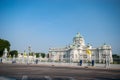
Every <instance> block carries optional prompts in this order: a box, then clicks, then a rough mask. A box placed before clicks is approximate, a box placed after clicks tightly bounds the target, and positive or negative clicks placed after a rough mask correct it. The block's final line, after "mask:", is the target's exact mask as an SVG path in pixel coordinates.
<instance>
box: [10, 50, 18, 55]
mask: <svg viewBox="0 0 120 80" xmlns="http://www.w3.org/2000/svg"><path fill="white" fill-rule="evenodd" d="M9 55H11V57H13V56H14V55H15V57H17V56H18V51H17V50H12V51H10V53H9Z"/></svg>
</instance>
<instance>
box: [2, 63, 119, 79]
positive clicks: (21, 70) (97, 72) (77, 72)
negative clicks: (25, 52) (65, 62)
mask: <svg viewBox="0 0 120 80" xmlns="http://www.w3.org/2000/svg"><path fill="white" fill-rule="evenodd" d="M0 77H9V78H14V80H120V69H94V68H82V67H69V66H68V67H67V66H65V67H64V66H62V67H58V66H51V65H49V66H48V65H37V64H36V65H35V64H34V65H32V64H29V65H26V64H0ZM0 79H1V78H0ZM11 80H12V79H11Z"/></svg>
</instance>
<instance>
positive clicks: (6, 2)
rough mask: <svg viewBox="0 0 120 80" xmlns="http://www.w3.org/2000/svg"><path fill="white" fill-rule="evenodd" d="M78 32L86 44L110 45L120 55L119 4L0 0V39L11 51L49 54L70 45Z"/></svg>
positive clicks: (83, 0)
mask: <svg viewBox="0 0 120 80" xmlns="http://www.w3.org/2000/svg"><path fill="white" fill-rule="evenodd" d="M77 32H80V34H81V35H82V36H83V37H84V39H85V43H86V44H87V43H90V44H92V46H93V47H100V46H102V45H103V44H104V43H106V44H108V45H111V46H112V50H113V53H120V45H119V43H120V42H119V41H120V36H119V34H120V1H119V0H0V38H2V39H6V40H8V41H10V43H11V50H14V49H16V50H18V51H19V52H23V51H24V50H28V46H31V48H32V51H34V52H46V53H47V52H48V50H49V48H51V47H53V48H54V47H64V46H66V45H69V44H71V43H72V40H73V37H74V36H75V35H76V33H77Z"/></svg>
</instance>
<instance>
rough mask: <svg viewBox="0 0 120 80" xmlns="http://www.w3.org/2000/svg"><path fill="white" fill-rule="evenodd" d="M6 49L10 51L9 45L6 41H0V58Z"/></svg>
mask: <svg viewBox="0 0 120 80" xmlns="http://www.w3.org/2000/svg"><path fill="white" fill-rule="evenodd" d="M5 48H7V50H8V51H9V50H10V43H9V41H7V40H4V39H0V57H1V56H3V51H4V49H5Z"/></svg>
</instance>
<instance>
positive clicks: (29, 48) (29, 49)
mask: <svg viewBox="0 0 120 80" xmlns="http://www.w3.org/2000/svg"><path fill="white" fill-rule="evenodd" d="M28 51H29V52H28V63H29V55H30V52H31V47H30V46H29V47H28Z"/></svg>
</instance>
